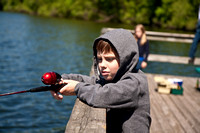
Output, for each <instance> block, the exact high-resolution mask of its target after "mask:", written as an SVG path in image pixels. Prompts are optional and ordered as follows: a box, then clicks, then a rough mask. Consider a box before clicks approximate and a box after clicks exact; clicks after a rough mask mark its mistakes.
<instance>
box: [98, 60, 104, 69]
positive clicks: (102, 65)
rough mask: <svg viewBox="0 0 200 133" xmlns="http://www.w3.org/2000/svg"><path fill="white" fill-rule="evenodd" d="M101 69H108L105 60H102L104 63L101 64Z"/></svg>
mask: <svg viewBox="0 0 200 133" xmlns="http://www.w3.org/2000/svg"><path fill="white" fill-rule="evenodd" d="M99 65H100V67H102V68H106V61H105V60H102V62H101V63H100V64H99Z"/></svg>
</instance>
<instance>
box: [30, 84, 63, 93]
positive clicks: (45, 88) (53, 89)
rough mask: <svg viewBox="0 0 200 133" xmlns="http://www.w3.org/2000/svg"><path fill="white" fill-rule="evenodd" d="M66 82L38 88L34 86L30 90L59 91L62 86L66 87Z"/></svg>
mask: <svg viewBox="0 0 200 133" xmlns="http://www.w3.org/2000/svg"><path fill="white" fill-rule="evenodd" d="M65 85H66V84H57V85H51V86H40V87H36V88H32V89H30V90H28V91H29V92H42V91H55V92H58V91H59V90H60V89H61V88H62V87H64V86H65Z"/></svg>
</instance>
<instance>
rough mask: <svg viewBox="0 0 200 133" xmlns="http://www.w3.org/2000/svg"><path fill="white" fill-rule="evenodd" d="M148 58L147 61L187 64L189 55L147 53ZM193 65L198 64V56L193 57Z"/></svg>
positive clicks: (199, 59)
mask: <svg viewBox="0 0 200 133" xmlns="http://www.w3.org/2000/svg"><path fill="white" fill-rule="evenodd" d="M148 60H149V61H156V62H169V63H177V64H188V60H189V57H184V56H172V55H158V54H149V56H148ZM194 65H200V58H195V61H194Z"/></svg>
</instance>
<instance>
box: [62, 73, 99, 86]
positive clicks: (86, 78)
mask: <svg viewBox="0 0 200 133" xmlns="http://www.w3.org/2000/svg"><path fill="white" fill-rule="evenodd" d="M62 78H63V79H70V80H76V81H79V82H85V83H89V84H94V83H95V82H96V78H95V77H94V76H92V77H91V76H87V75H81V74H62Z"/></svg>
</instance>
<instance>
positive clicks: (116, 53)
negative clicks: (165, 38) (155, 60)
mask: <svg viewBox="0 0 200 133" xmlns="http://www.w3.org/2000/svg"><path fill="white" fill-rule="evenodd" d="M93 54H94V63H93V64H94V72H95V75H94V76H86V75H81V74H63V75H62V80H61V82H60V84H63V83H64V84H66V85H65V86H64V87H63V88H61V89H60V90H59V92H57V93H56V92H51V93H52V95H53V97H54V98H56V99H63V95H76V96H77V98H79V99H80V100H81V101H82V102H84V103H86V104H88V105H89V106H92V107H97V108H106V111H107V114H106V123H107V125H106V128H107V129H106V131H107V133H122V132H123V133H148V132H149V129H150V125H151V117H150V100H149V90H148V83H147V78H146V76H145V74H144V73H143V72H142V71H141V70H137V69H136V66H137V63H138V58H139V53H138V45H137V43H136V41H135V39H134V36H133V35H132V34H131V32H129V31H127V30H124V29H116V30H112V31H109V32H106V33H105V34H103V35H101V36H100V37H98V38H97V39H96V40H95V41H94V44H93Z"/></svg>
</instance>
